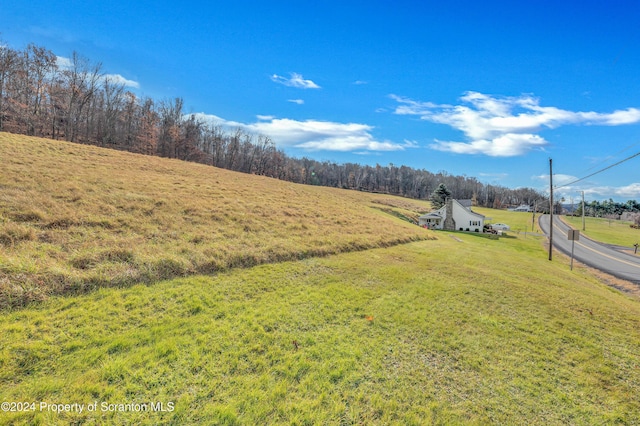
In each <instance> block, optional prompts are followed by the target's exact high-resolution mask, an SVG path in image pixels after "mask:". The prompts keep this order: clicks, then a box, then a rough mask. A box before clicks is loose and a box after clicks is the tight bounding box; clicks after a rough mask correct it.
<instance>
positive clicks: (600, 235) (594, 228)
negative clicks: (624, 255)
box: [562, 216, 640, 248]
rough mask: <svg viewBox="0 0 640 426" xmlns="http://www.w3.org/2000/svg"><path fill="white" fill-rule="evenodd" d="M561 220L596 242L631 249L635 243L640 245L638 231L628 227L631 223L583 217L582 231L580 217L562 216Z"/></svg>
mask: <svg viewBox="0 0 640 426" xmlns="http://www.w3.org/2000/svg"><path fill="white" fill-rule="evenodd" d="M562 220H564V221H565V222H566V223H568V224H569V225H571V226H572V227H573V228H575V229H579V230H580V232H581V233H582V234H584V235H586V236H587V237H589V238H591V239H593V240H596V241H601V242H603V243H607V244H615V245H619V246H625V247H629V248H633V245H634V244H635V243H640V229H634V228H631V227H630V226H629V225H631V224H632V223H633V222H625V221H621V220H610V219H603V218H597V217H585V230H584V231H583V230H582V217H573V216H562Z"/></svg>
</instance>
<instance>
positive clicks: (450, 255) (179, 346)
mask: <svg viewBox="0 0 640 426" xmlns="http://www.w3.org/2000/svg"><path fill="white" fill-rule="evenodd" d="M438 235H439V236H441V238H438V240H435V241H424V242H422V241H420V242H414V243H410V244H403V245H398V246H393V247H387V248H379V249H372V250H367V251H360V252H353V253H341V254H338V255H335V256H327V257H324V258H309V259H304V260H299V261H289V262H281V263H275V264H266V265H258V266H255V267H252V268H246V269H235V270H230V271H225V272H221V273H219V274H216V275H212V276H211V275H209V276H194V277H183V278H179V279H175V280H169V281H163V282H159V283H156V284H155V285H152V286H145V285H135V286H131V287H128V288H124V289H113V288H102V289H99V290H98V291H95V292H92V293H90V294H87V295H79V296H66V297H59V296H55V297H51V298H50V299H49V300H47V301H45V302H43V303H41V304H38V305H35V306H31V307H28V308H25V309H20V310H15V311H11V312H0V401H20V402H31V401H38V404H37V406H36V407H34V409H33V410H32V409H30V408H27V409H26V410H22V411H17V410H15V411H13V412H11V411H8V412H0V423H2V424H12V425H21V424H24V425H31V424H46V425H56V424H59V425H66V424H118V425H120V424H122V425H124V424H136V425H155V424H175V425H181V424H211V425H213V424H216V425H218V424H220V425H222V424H226V425H258V424H259V425H263V424H264V425H266V424H286V425H292V424H297V425H306V424H309V425H312V424H332V425H333V424H349V425H350V424H356V425H389V424H398V425H411V424H413V425H424V424H436V425H452V424H453V425H457V424H464V425H492V424H495V425H525V424H532V425H567V424H572V425H591V424H598V425H607V424H629V425H631V424H636V423H637V421H638V419H639V418H640V400H639V399H638V395H639V394H640V303H638V301H636V300H632V299H630V298H628V297H627V296H625V295H623V294H621V293H619V292H617V291H615V290H611V289H610V288H608V287H606V286H603V285H602V284H600V283H599V282H598V281H597V280H596V279H594V278H593V277H592V276H590V275H589V273H588V271H587V270H585V269H582V268H580V267H576V268H574V270H573V271H570V270H569V268H568V264H567V262H566V261H565V260H566V259H562V258H561V257H560V256H557V258H558V259H557V260H556V261H554V262H549V261H548V260H547V256H546V253H545V251H544V250H541V244H540V241H541V240H539V239H535V238H531V237H527V238H526V239H525V238H524V236H523V235H521V236H518V237H515V238H505V239H500V240H497V241H495V240H488V239H485V238H480V237H479V236H477V235H473V234H463V233H455V234H448V233H446V232H442V233H439V234H438ZM449 235H451V236H455V239H454V238H450V237H449ZM461 259H464V261H463V262H461V261H460V260H461ZM41 402H44V403H45V404H78V405H83V406H84V408H85V409H84V411H83V412H78V410H76V411H74V412H70V411H65V410H64V409H62V410H59V411H55V408H50V406H49V405H45V406H44V408H41V405H40V403H41ZM152 402H153V403H154V404H156V405H155V407H156V408H154V409H152V408H151V406H150V403H152ZM159 403H162V404H163V406H162V407H163V408H164V410H165V411H158V410H157V407H159V406H158V404H159ZM91 404H97V409H95V410H93V411H92V412H90V411H88V409H87V407H88V406H89V405H91ZM126 404H129V408H127V406H126ZM144 404H146V409H145V408H144V407H145V405H144ZM169 404H172V405H171V406H170V405H169ZM136 407H137V408H136Z"/></svg>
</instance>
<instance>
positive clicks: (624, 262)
mask: <svg viewBox="0 0 640 426" xmlns="http://www.w3.org/2000/svg"><path fill="white" fill-rule="evenodd" d="M539 221H540V228H542V231H543V232H544V233H545V234H547V235H548V234H549V215H542V216H540V219H539ZM569 229H570V228H569V226H568V225H566V224H565V223H564V222H562V221H561V220H560V218H558V217H557V216H554V217H553V246H554V247H555V248H556V249H558V250H560V251H562V252H564V253H566V254H567V255H568V256H571V241H570V240H569V239H568V237H567V234H568V230H569ZM574 259H576V260H579V261H580V262H582V263H584V264H586V265H589V266H592V267H594V268H597V269H600V270H601V271H604V272H607V273H608V274H611V275H613V276H615V277H618V278H622V279H624V280H627V281H631V282H633V283H636V284H640V256H634V255H632V254H627V253H622V252H620V251H617V250H614V249H613V248H611V247H608V246H606V245H604V244H600V243H597V242H595V241H593V240H590V239H589V238H586V237H585V236H583V235H580V240H578V241H576V242H575V247H574Z"/></svg>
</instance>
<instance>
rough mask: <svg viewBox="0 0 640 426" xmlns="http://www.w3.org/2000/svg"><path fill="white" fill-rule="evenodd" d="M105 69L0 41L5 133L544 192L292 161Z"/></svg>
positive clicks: (457, 192)
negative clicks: (143, 93) (144, 93)
mask: <svg viewBox="0 0 640 426" xmlns="http://www.w3.org/2000/svg"><path fill="white" fill-rule="evenodd" d="M101 68H102V66H101V64H99V63H92V62H90V61H89V60H88V59H86V58H84V57H82V56H80V55H78V54H77V53H75V52H74V53H73V54H72V56H71V58H70V64H69V65H68V66H64V67H61V66H59V65H58V61H57V57H56V55H54V54H53V52H51V51H50V50H48V49H46V48H44V47H39V46H36V45H33V44H30V45H28V46H27V47H26V48H25V49H24V50H14V49H12V48H10V47H8V46H6V45H4V44H3V43H2V42H0V131H6V132H12V133H19V134H25V135H31V136H40V137H45V138H50V139H59V140H66V141H70V142H76V143H82V144H90V145H97V146H101V147H107V148H113V149H118V150H124V151H130V152H135V153H141V154H147V155H157V156H161V157H167V158H177V159H181V160H186V161H194V162H198V163H203V164H208V165H212V166H215V167H221V168H225V169H229V170H235V171H239V172H244V173H252V174H256V175H264V176H270V177H273V178H277V179H282V180H286V181H291V182H296V183H302V184H309V185H322V186H330V187H336V188H345V189H354V190H359V191H369V192H381V193H388V194H393V195H400V196H404V197H410V198H417V199H428V198H429V196H430V195H431V193H432V192H433V191H434V190H435V189H436V188H437V187H438V185H439V184H440V183H443V184H444V185H445V186H446V187H447V188H448V189H449V190H450V191H451V193H452V196H453V197H454V198H458V199H473V200H474V201H475V203H476V205H479V206H485V207H495V208H502V207H506V206H511V205H519V204H529V205H533V203H534V202H536V201H537V200H541V199H545V198H546V196H545V195H544V194H542V193H540V192H539V191H536V190H534V189H531V188H520V189H510V188H505V187H503V186H497V185H488V184H484V183H481V182H479V181H478V180H477V179H476V178H474V177H468V176H465V175H462V176H454V175H450V174H448V173H446V172H444V171H439V172H437V173H432V172H429V171H427V170H417V169H413V168H410V167H406V166H396V165H393V164H389V165H386V166H381V165H376V166H368V165H359V164H354V163H344V164H337V163H334V162H330V161H322V162H321V161H316V160H313V159H309V158H306V157H304V158H292V157H290V156H288V155H286V154H285V153H284V151H282V150H281V149H278V148H276V144H275V143H274V141H273V140H272V139H271V138H269V136H267V135H259V134H258V135H256V134H251V133H248V132H246V131H245V130H243V129H241V128H237V129H235V130H229V129H225V128H223V127H222V126H221V125H216V124H215V123H213V124H212V123H205V122H203V121H201V120H198V119H196V118H195V116H193V115H189V114H185V112H184V110H183V108H184V102H183V100H182V99H181V98H176V99H173V100H169V101H166V100H161V101H157V100H154V99H151V98H148V97H145V98H139V97H138V96H136V95H135V94H134V93H132V92H131V91H128V90H126V86H125V85H124V84H123V83H121V82H119V81H117V80H116V79H114V78H112V77H109V76H108V75H107V74H105V73H103V72H102V69H101Z"/></svg>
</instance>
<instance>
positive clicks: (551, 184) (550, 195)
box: [549, 158, 553, 260]
mask: <svg viewBox="0 0 640 426" xmlns="http://www.w3.org/2000/svg"><path fill="white" fill-rule="evenodd" d="M549 216H550V220H549V260H552V259H553V160H552V159H551V158H549Z"/></svg>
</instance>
